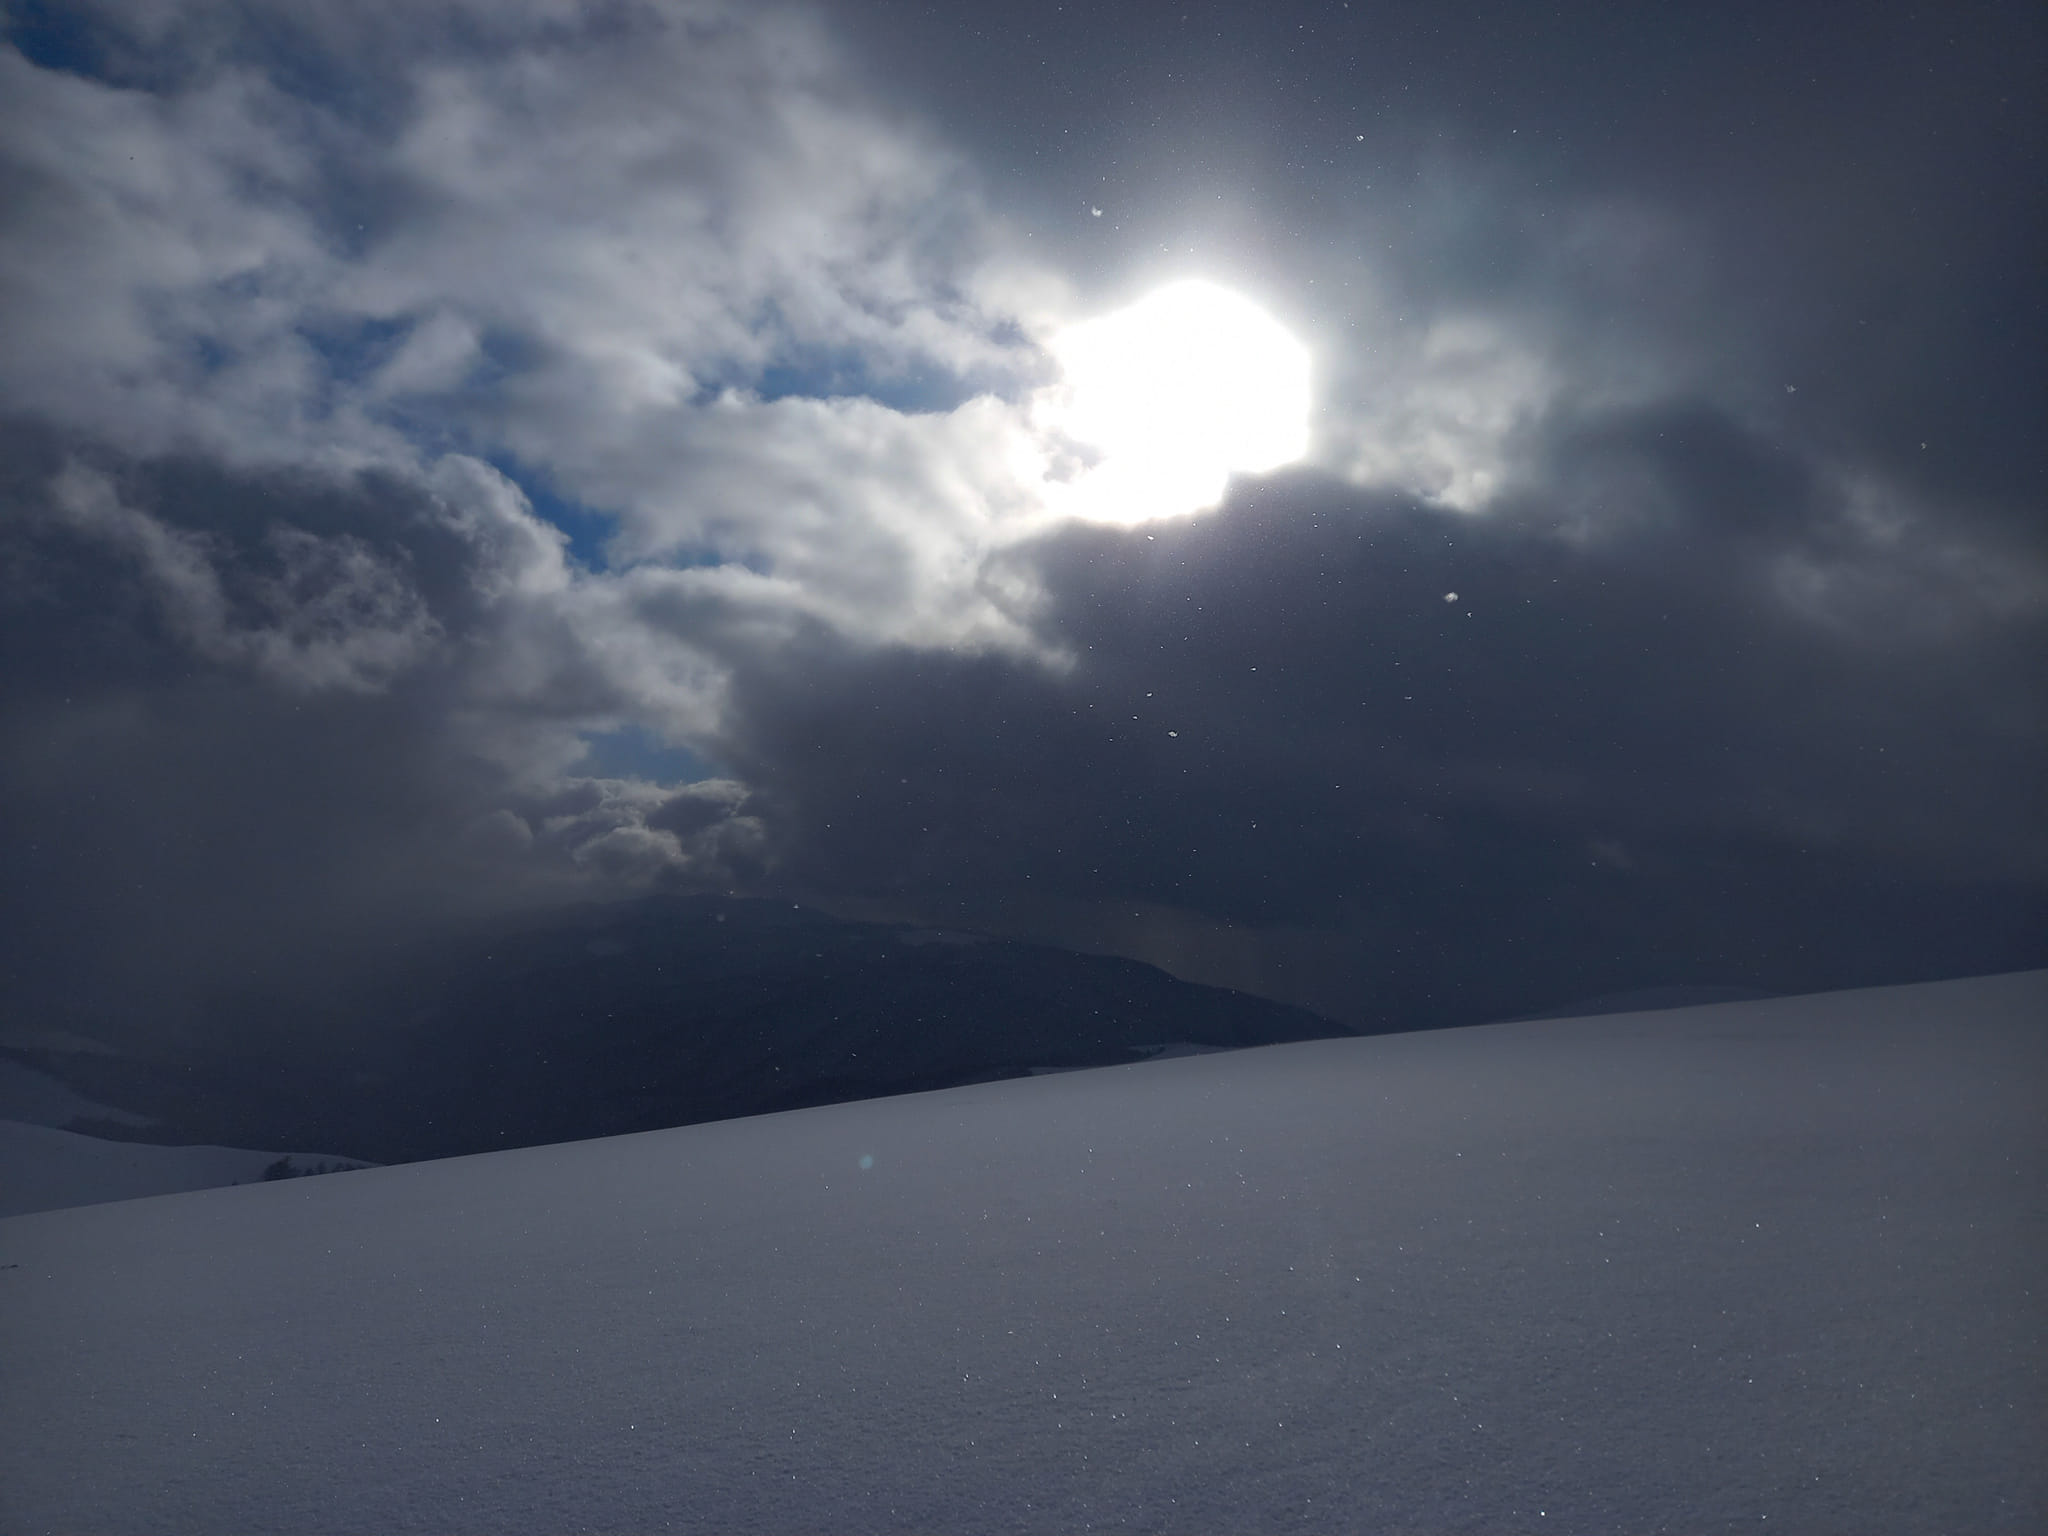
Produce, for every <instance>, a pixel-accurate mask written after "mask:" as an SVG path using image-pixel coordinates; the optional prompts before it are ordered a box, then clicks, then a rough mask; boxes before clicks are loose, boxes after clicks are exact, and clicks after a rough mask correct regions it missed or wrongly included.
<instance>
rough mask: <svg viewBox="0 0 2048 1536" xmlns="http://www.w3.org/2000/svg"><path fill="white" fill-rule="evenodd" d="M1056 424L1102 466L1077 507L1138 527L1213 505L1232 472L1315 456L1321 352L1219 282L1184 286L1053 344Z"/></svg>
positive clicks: (1074, 493)
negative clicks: (1313, 394)
mask: <svg viewBox="0 0 2048 1536" xmlns="http://www.w3.org/2000/svg"><path fill="white" fill-rule="evenodd" d="M1051 351H1052V354H1053V357H1054V358H1055V360H1056V361H1057V362H1058V363H1059V365H1060V370H1061V381H1060V382H1059V383H1058V384H1057V385H1055V386H1054V387H1053V388H1052V389H1051V390H1049V391H1048V392H1047V395H1046V398H1045V408H1044V410H1043V413H1042V414H1043V419H1044V422H1045V424H1046V425H1047V426H1049V427H1050V428H1051V429H1052V430H1053V431H1054V432H1056V433H1057V434H1059V435H1060V436H1063V437H1065V438H1067V439H1070V440H1072V441H1073V442H1075V443H1078V444H1080V445H1081V446H1082V447H1084V448H1085V449H1086V450H1088V452H1089V453H1090V455H1092V457H1093V462H1092V464H1091V466H1090V467H1089V468H1088V469H1087V470H1086V471H1085V472H1084V473H1082V474H1080V475H1078V476H1077V477H1076V478H1075V479H1074V480H1073V481H1072V482H1071V483H1070V484H1069V485H1068V487H1067V491H1068V493H1069V496H1068V499H1069V502H1070V507H1069V510H1071V511H1073V512H1075V513H1077V514H1079V515H1081V516H1084V517H1088V518H1092V519H1095V520H1098V521H1103V522H1116V523H1138V522H1144V521H1147V520H1148V519H1151V518H1156V517H1174V516H1179V515H1183V514H1186V513H1189V512H1198V511H1201V510H1203V509H1204V508H1208V507H1213V506H1215V505H1216V504H1217V503H1218V502H1220V501H1221V500H1222V499H1223V494H1224V491H1225V490H1226V488H1227V487H1228V485H1229V481H1230V476H1231V475H1232V473H1234V472H1235V473H1245V474H1258V473H1260V472H1262V471H1265V470H1270V469H1277V468H1279V467H1280V466H1281V465H1282V464H1288V463H1292V462H1293V461H1294V460H1296V459H1298V458H1300V457H1301V456H1302V455H1303V454H1304V453H1306V452H1307V451H1308V416H1309V355H1308V349H1307V348H1306V347H1304V346H1302V344H1301V343H1300V342H1298V341H1296V340H1295V339H1294V337H1293V336H1291V335H1289V334H1288V332H1287V331H1286V329H1285V328H1284V327H1283V326H1282V325H1281V324H1280V323H1279V322H1278V321H1277V320H1275V319H1274V318H1273V317H1272V316H1271V315H1269V314H1267V313H1266V312H1265V311H1264V310H1262V309H1260V308H1259V307H1258V306H1257V305H1256V304H1254V303H1252V302H1251V300H1249V299H1247V298H1245V297H1244V296H1243V295H1241V294H1237V293H1233V292H1231V291H1230V290H1229V289H1228V288H1223V287H1219V286H1218V285H1217V284H1215V283H1209V282H1202V281H1188V282H1180V283H1174V284H1172V285H1171V286H1170V287H1166V288H1161V289H1159V290H1157V291H1156V292H1153V293H1151V294H1148V295H1147V296H1146V297H1144V298H1142V299H1140V300H1139V301H1138V302H1137V303H1135V304H1132V305H1130V306H1129V307H1128V308H1125V309H1119V310H1116V311H1114V312H1112V313H1110V314H1107V315H1103V316H1101V317H1099V318H1097V319H1094V320H1086V321H1083V322H1081V323H1080V324H1078V325H1074V326H1071V327H1069V328H1068V329H1066V330H1064V331H1061V332H1059V333H1058V334H1057V335H1056V336H1054V337H1053V338H1052V341H1051Z"/></svg>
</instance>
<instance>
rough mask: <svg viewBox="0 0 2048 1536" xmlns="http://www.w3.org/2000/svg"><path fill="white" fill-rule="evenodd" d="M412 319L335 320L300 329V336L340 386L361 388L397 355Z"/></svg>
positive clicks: (312, 324) (356, 318)
mask: <svg viewBox="0 0 2048 1536" xmlns="http://www.w3.org/2000/svg"><path fill="white" fill-rule="evenodd" d="M412 328H413V317H412V316H410V315H397V316H393V317H391V318H390V319H364V318H362V317H359V316H348V317H345V318H344V317H337V318H333V319H323V320H317V321H312V322H309V323H307V324H305V325H302V326H300V327H299V336H300V337H301V339H303V340H304V341H305V343H306V345H307V346H309V347H311V348H312V349H313V351H314V352H315V353H316V354H318V356H319V358H320V361H321V362H322V363H323V364H325V365H326V368H327V371H328V373H329V374H330V375H331V376H332V377H333V379H334V380H335V382H337V383H340V384H360V383H362V382H363V381H364V380H366V379H368V378H369V377H370V376H371V375H372V374H374V373H375V372H376V371H377V370H378V369H379V368H382V367H383V366H384V365H385V364H386V363H388V362H390V361H391V359H392V358H393V357H395V356H397V354H398V349H399V348H400V347H402V346H403V345H405V339H406V337H407V336H409V335H411V334H412Z"/></svg>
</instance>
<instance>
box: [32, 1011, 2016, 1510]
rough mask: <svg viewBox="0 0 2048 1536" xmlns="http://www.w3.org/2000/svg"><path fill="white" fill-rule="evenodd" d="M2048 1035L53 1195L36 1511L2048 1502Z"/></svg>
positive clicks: (1057, 1102) (1538, 1029) (1912, 1026)
mask: <svg viewBox="0 0 2048 1536" xmlns="http://www.w3.org/2000/svg"><path fill="white" fill-rule="evenodd" d="M2044 1017H2048V971H2044V972H2035V973H2032V974H2029V975H2018V976H1998V977H1989V978H1979V979H1975V980H1966V981H1953V982H1940V983H1935V984H1932V985H1928V986H1906V987H1894V988H1884V989H1876V990H1869V991H1858V992H1848V993H1837V994H1832V995H1828V996H1820V997H1800V998H1778V999H1769V1000H1765V1001H1760V1002H1745V1003H1731V1004H1722V1005H1718V1006H1712V1007H1705V1008H1696V1009H1686V1010H1681V1011H1678V1012H1659V1013H1649V1014H1635V1015H1624V1016H1611V1017H1606V1018H1593V1019H1573V1020H1561V1021H1548V1022H1543V1023H1522V1024H1504V1025H1495V1026H1479V1027H1475V1028H1471V1029H1454V1030H1435V1031H1423V1032H1417V1033H1411V1034H1401V1035H1385V1036H1378V1037H1371V1038H1363V1039H1330V1040H1313V1041H1306V1042H1301V1043H1296V1044H1290V1045H1277V1046H1269V1047H1265V1048H1263V1049H1258V1050H1252V1051H1246V1052H1241V1053H1234V1054H1229V1055H1212V1056H1203V1057H1192V1058H1185V1059H1181V1060H1176V1061H1153V1062H1146V1063H1142V1064H1132V1065H1127V1066H1121V1067H1110V1068H1105V1069H1102V1070H1099V1071H1092V1072H1070V1073H1060V1074H1056V1075H1053V1076H1048V1077H1037V1078H1029V1079H1024V1080H1019V1081H1012V1082H1003V1083H984V1084H978V1085H974V1086H970V1087H960V1088H953V1089H949V1090H946V1091H943V1092H938V1093H926V1094H915V1095H906V1096H902V1097H898V1098H893V1099H888V1100H885V1101H870V1102H867V1103H858V1104H841V1105H833V1106H830V1107H825V1108H816V1109H808V1110H799V1111H796V1112H793V1113H790V1114H784V1115H768V1116H758V1117H754V1118H748V1119H737V1120H728V1121H723V1122H721V1123H718V1124H713V1125H696V1126H685V1127H681V1128H677V1129H669V1130H660V1131H650V1132H648V1133H646V1134H643V1135H637V1136H613V1137H605V1138H600V1139H595V1140H589V1141H581V1142H576V1143H573V1144H569V1145H559V1146H548V1147H528V1148H521V1149H518V1150H515V1151H506V1152H494V1153H489V1154H485V1155H482V1156H476V1157H460V1158H445V1159H439V1160H435V1161H428V1162H416V1163H408V1164H404V1165H402V1166H398V1167H390V1168H373V1169H369V1170H366V1171H359V1172H350V1173H345V1174H340V1175H336V1176H334V1177H328V1178H302V1179H290V1180H284V1181H281V1182H260V1183H257V1184H255V1185H253V1186H247V1187H244V1188H241V1189H208V1190H203V1191H199V1192H196V1193H189V1194H178V1195H167V1196H163V1197H161V1198H156V1199H144V1200H126V1201H121V1202H118V1203H113V1204H104V1205H96V1206H91V1207H87V1208H84V1209H73V1210H53V1211H49V1212H46V1213H42V1214H34V1215H21V1216H16V1217H14V1218H12V1219H8V1220H0V1297H5V1299H6V1301H5V1305H4V1306H0V1350H4V1351H5V1356H6V1359H7V1362H8V1369H7V1375H6V1379H5V1385H4V1389H0V1519H5V1520H6V1521H7V1524H8V1525H9V1527H10V1528H11V1529H17V1530H58V1531H75V1530H89V1531H97V1532H106V1533H109V1536H118V1533H130V1532H133V1533H138V1536H186V1533H193V1536H207V1533H212V1532H217V1531H221V1530H262V1531H275V1532H279V1533H289V1536H301V1533H305V1536H311V1533H316V1532H321V1533H324V1532H342V1531H364V1530H377V1531H383V1530H390V1531H436V1532H477V1533H496V1532H519V1531H529V1530H531V1531H559V1530H564V1529H581V1530H588V1531H604V1532H611V1531H618V1532H640V1531H652V1530H664V1529H666V1530H673V1531H707V1532H723V1531H734V1530H745V1531H761V1532H801V1533H805V1536H810V1533H814V1532H817V1531H821V1530H830V1531H846V1532H859V1533H865V1532H879V1531H935V1530H936V1531H961V1530H972V1531H1002V1532H1036V1531H1048V1532H1074V1531H1088V1530H1091V1529H1094V1530H1125V1529H1128V1530H1133V1531H1181V1530H1202V1531H1214V1530H1221V1531H1256V1532H1281V1531H1303V1532H1321V1531H1332V1530H1335V1531H1388V1532H1515V1533H1523V1532H1528V1533H1543V1532H1554V1531H1568V1532H1584V1533H1602V1536H1607V1533H1633V1532H1641V1531H1653V1530H1681V1531H1698V1532H1733V1531H1763V1530H1781V1529H1789V1530H1793V1531H1859V1532H1865V1531H1867V1532H1873V1533H1885V1536H1890V1533H1898V1536H1911V1533H1919V1532H1925V1531H1930V1530H1935V1531H1940V1530H1949V1531H1971V1532H1984V1533H1987V1536H2025V1533H2031V1532H2036V1531H2039V1530H2040V1529H2041V1528H2042V1524H2043V1518H2044V1516H2048V1466H2044V1464H2043V1462H2042V1459H2041V1456H2040V1453H2039V1447H2040V1444H2041V1438H2042V1430H2043V1427H2044V1422H2048V1378H2044V1374H2043V1370H2042V1364H2043V1362H2042V1351H2041V1330H2040V1319H2041V1298H2040V1297H2039V1296H2038V1295H2035V1294H2033V1287H2035V1286H2038V1284H2039V1277H2040V1274H2041V1258H2042V1253H2043V1247H2044V1237H2048V1233H2044V1227H2043V1218H2044V1214H2048V1213H2044V1211H2043V1209H2042V1206H2041V1202H2040V1199H2039V1193H2038V1192H2039V1190H2040V1187H2041V1177H2042V1174H2043V1171H2044V1161H2048V1136H2044V1132H2048V1125H2044V1122H2043V1120H2042V1117H2041V1114H2040V1102H2041V1079H2042V1075H2043V1071H2044V1068H2048V1051H2044V1046H2048V1035H2044V1032H2043V1030H2042V1021H2043V1019H2044ZM1362 1110H1363V1112H1361V1111H1362ZM64 1134H65V1133H63V1132H61V1131H51V1132H48V1135H50V1136H53V1137H55V1136H62V1135H64ZM79 1139H80V1140H84V1139H85V1138H79ZM131 1150H145V1149H131ZM146 1150H147V1151H148V1152H150V1153H152V1154H154V1155H155V1156H157V1157H163V1156H165V1155H166V1154H168V1153H171V1152H185V1153H192V1152H195V1151H201V1150H205V1149H194V1148H149V1149H146ZM216 1150H217V1149H216ZM253 1155H255V1156H261V1155H262V1154H253Z"/></svg>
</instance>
